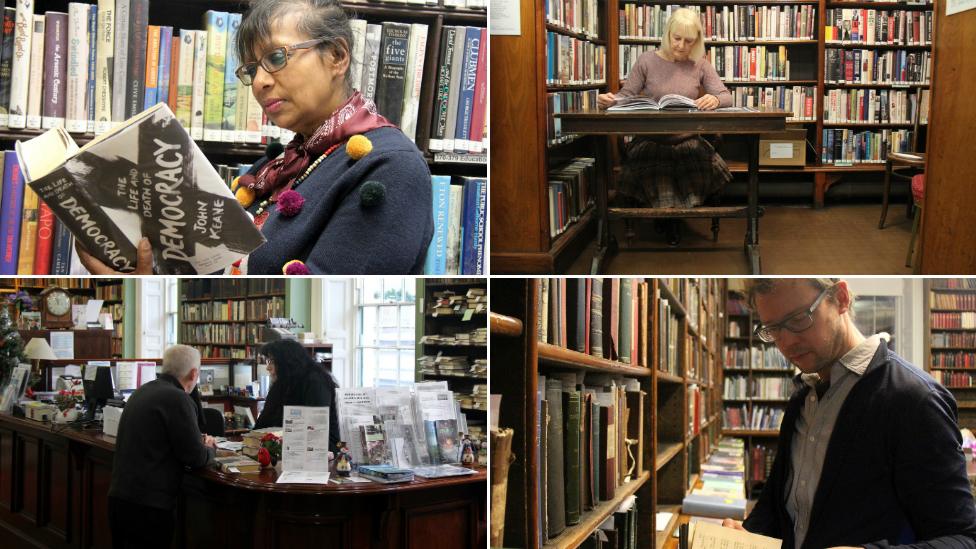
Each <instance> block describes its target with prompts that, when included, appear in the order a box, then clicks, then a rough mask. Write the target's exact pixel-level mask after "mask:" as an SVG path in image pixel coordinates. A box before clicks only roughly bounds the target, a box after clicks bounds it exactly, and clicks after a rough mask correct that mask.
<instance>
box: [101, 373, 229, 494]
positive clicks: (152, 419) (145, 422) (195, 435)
mask: <svg viewBox="0 0 976 549" xmlns="http://www.w3.org/2000/svg"><path fill="white" fill-rule="evenodd" d="M214 455H215V453H214V450H213V449H212V448H208V447H207V446H205V445H204V444H203V435H202V433H201V432H200V427H199V425H198V424H197V412H196V409H195V406H194V404H193V400H192V399H191V398H190V395H188V394H186V391H184V390H183V387H182V386H181V385H180V383H179V381H177V380H176V378H174V377H173V376H170V375H166V374H162V375H160V376H159V377H157V378H156V379H155V380H153V381H150V382H149V383H147V384H145V385H143V386H142V387H140V388H139V389H137V390H136V392H135V393H133V394H132V396H131V397H129V400H128V401H127V402H126V404H125V411H124V412H123V413H122V418H121V419H120V420H119V432H118V439H117V440H116V443H115V461H114V462H113V463H112V485H111V487H110V488H109V491H108V495H109V496H110V497H114V498H118V499H121V500H125V501H132V502H135V503H139V504H141V505H147V506H149V507H157V508H159V509H165V510H170V509H173V508H175V507H176V497H177V495H179V491H180V485H181V483H182V477H183V470H184V467H203V466H205V465H207V464H208V463H209V462H210V461H211V460H213V458H214Z"/></svg>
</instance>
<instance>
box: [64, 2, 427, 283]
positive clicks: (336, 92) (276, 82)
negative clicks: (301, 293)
mask: <svg viewBox="0 0 976 549" xmlns="http://www.w3.org/2000/svg"><path fill="white" fill-rule="evenodd" d="M352 43H353V36H352V30H351V28H350V25H349V16H348V15H347V14H346V12H345V11H344V10H343V8H342V6H341V5H340V4H339V2H338V1H336V0H253V1H252V2H250V6H249V9H248V11H247V13H245V14H244V16H243V18H242V21H241V24H240V27H239V29H238V38H237V44H236V47H237V53H238V56H239V58H240V59H241V60H242V65H241V66H240V67H239V68H238V69H237V76H238V78H239V79H240V81H241V83H242V84H243V85H245V86H250V88H251V92H252V93H253V94H254V97H255V98H256V99H257V100H258V102H259V103H260V104H261V106H262V107H263V110H264V113H265V114H266V115H267V117H268V119H269V120H271V121H272V122H273V123H274V124H275V125H277V126H279V127H282V128H286V129H288V130H292V131H294V132H295V133H296V136H295V139H294V140H293V141H292V142H291V143H289V144H288V145H287V146H286V147H284V151H282V149H281V147H280V145H279V146H274V145H272V146H269V147H268V151H267V154H266V156H265V157H262V158H261V159H260V160H258V161H257V162H255V163H254V165H253V166H252V168H251V170H250V171H249V172H248V173H247V174H246V175H243V176H241V177H240V178H238V179H237V180H236V181H235V182H234V185H233V186H232V190H233V191H234V192H235V195H236V196H237V199H238V201H239V202H240V203H241V204H242V205H243V206H244V207H245V208H246V209H247V210H248V212H250V213H251V214H252V215H253V216H254V223H255V225H257V226H258V227H259V228H260V229H261V231H262V233H263V234H264V236H265V238H266V239H267V242H266V243H265V244H264V245H262V246H261V247H259V248H258V249H256V250H254V251H253V252H251V254H250V255H249V256H248V257H246V258H245V259H243V260H242V261H241V262H239V264H236V265H235V267H234V269H233V271H232V272H233V273H234V274H262V275H270V274H340V273H341V274H388V273H389V274H419V273H422V272H423V265H424V258H425V257H426V253H427V247H428V245H429V243H430V240H431V237H432V236H433V227H434V222H433V213H432V210H433V205H432V195H431V182H430V171H429V170H428V168H427V163H426V162H425V160H424V158H423V156H422V155H421V153H420V151H419V150H418V149H417V147H416V146H415V145H414V144H413V143H412V142H411V141H410V140H409V139H407V137H406V136H405V135H404V134H403V133H402V132H401V131H400V130H399V129H398V128H397V127H396V126H394V125H393V124H392V123H390V122H389V121H388V120H387V119H386V118H384V117H383V116H381V115H379V114H378V113H377V112H376V106H375V105H374V104H373V102H372V101H371V100H369V99H366V98H365V97H363V96H362V95H361V94H360V93H359V92H358V91H356V90H354V89H353V88H352V85H351V84H350V80H349V69H350V65H351V63H352V61H353V60H352V54H351V46H350V45H351V44H352ZM142 246H145V243H143V244H142ZM80 255H81V257H82V261H83V263H84V264H85V266H86V267H87V268H88V270H89V271H91V272H92V273H94V274H116V273H115V272H114V271H113V270H111V269H110V268H109V267H107V266H105V265H103V264H101V263H100V262H98V261H97V260H95V259H94V258H92V257H91V256H88V255H87V254H80ZM145 257H148V254H140V258H145ZM146 263H147V262H146V261H145V260H143V261H141V262H140V264H139V267H138V268H137V270H136V274H148V273H151V272H152V265H151V261H149V264H146Z"/></svg>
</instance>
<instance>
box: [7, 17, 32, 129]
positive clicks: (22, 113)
mask: <svg viewBox="0 0 976 549" xmlns="http://www.w3.org/2000/svg"><path fill="white" fill-rule="evenodd" d="M33 6H34V4H33V2H32V1H31V0H17V7H16V13H15V15H14V50H13V62H12V65H11V74H10V114H9V116H10V118H9V120H8V125H9V126H10V127H11V128H25V127H27V101H28V99H27V96H28V87H29V84H30V57H31V40H32V39H33V37H34V36H33V35H34V32H33V29H32V28H31V27H32V25H33V22H34V7H33Z"/></svg>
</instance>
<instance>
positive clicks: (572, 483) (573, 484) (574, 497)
mask: <svg viewBox="0 0 976 549" xmlns="http://www.w3.org/2000/svg"><path fill="white" fill-rule="evenodd" d="M562 396H563V420H564V425H563V426H562V427H563V437H564V439H565V440H564V442H565V446H566V449H565V454H564V465H563V469H564V471H565V473H566V524H567V525H573V524H579V521H580V431H581V425H580V422H581V419H580V393H579V391H564V392H563V394H562Z"/></svg>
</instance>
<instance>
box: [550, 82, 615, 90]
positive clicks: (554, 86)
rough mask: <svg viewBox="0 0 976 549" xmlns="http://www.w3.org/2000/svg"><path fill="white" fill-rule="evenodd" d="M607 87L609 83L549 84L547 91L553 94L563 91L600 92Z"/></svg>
mask: <svg viewBox="0 0 976 549" xmlns="http://www.w3.org/2000/svg"><path fill="white" fill-rule="evenodd" d="M605 87H607V83H606V82H604V83H603V84H548V85H546V90H547V91H551V92H561V91H580V90H598V89H602V88H605Z"/></svg>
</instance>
